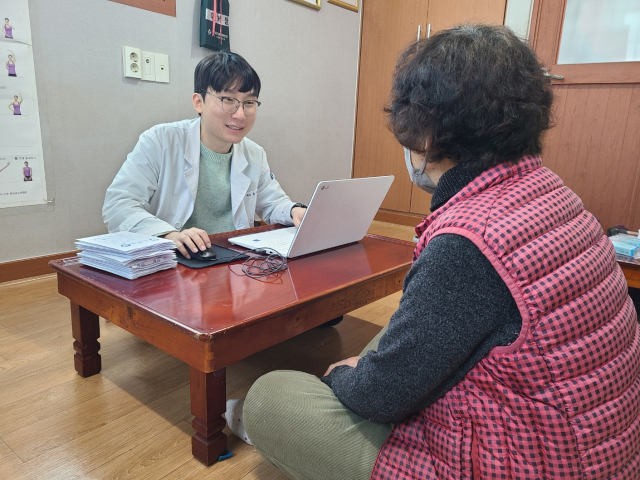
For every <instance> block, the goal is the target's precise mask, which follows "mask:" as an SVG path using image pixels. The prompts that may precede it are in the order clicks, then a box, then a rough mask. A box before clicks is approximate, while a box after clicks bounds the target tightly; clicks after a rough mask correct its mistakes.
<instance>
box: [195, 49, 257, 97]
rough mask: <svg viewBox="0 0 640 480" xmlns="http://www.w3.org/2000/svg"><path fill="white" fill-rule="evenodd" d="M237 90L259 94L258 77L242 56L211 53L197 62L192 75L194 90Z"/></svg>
mask: <svg viewBox="0 0 640 480" xmlns="http://www.w3.org/2000/svg"><path fill="white" fill-rule="evenodd" d="M209 87H211V88H212V89H213V90H214V91H216V92H222V91H229V90H237V91H239V92H243V93H244V92H251V93H253V94H254V95H255V96H256V97H257V96H258V95H259V94H260V77H258V74H257V73H256V71H255V70H254V69H253V67H251V65H249V62H247V61H246V60H245V59H244V58H242V56H240V55H238V54H237V53H231V52H217V53H213V54H211V55H209V56H207V57H205V58H203V59H202V60H200V63H198V66H197V67H196V71H195V75H194V92H195V93H200V94H202V93H205V92H206V91H207V89H208V88H209Z"/></svg>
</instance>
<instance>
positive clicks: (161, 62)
mask: <svg viewBox="0 0 640 480" xmlns="http://www.w3.org/2000/svg"><path fill="white" fill-rule="evenodd" d="M155 57H156V58H155V62H156V82H161V83H169V55H164V54H163V53H156V54H155Z"/></svg>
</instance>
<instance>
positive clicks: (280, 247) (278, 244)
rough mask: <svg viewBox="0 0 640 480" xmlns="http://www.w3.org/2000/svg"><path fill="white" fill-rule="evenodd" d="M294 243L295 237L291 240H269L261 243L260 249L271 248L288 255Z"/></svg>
mask: <svg viewBox="0 0 640 480" xmlns="http://www.w3.org/2000/svg"><path fill="white" fill-rule="evenodd" d="M292 243H293V236H291V238H269V239H268V240H263V241H261V242H260V247H259V248H270V249H271V250H275V251H276V252H279V253H281V254H282V255H286V254H287V253H289V248H291V244H292Z"/></svg>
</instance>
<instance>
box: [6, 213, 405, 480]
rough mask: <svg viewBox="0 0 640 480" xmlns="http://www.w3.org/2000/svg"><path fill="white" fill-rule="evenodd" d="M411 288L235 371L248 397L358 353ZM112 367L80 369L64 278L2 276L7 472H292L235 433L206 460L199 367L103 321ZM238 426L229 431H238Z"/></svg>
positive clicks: (386, 228) (250, 475) (185, 475)
mask: <svg viewBox="0 0 640 480" xmlns="http://www.w3.org/2000/svg"><path fill="white" fill-rule="evenodd" d="M370 232H371V233H375V234H379V235H386V236H390V237H395V238H401V239H405V240H411V239H412V238H413V235H414V233H413V228H411V227H404V226H400V225H392V224H388V223H381V222H374V223H373V225H372V227H371V229H370ZM399 299H400V293H396V294H394V295H391V296H389V297H386V298H383V299H382V300H379V301H378V302H375V303H372V304H370V305H367V306H366V307H363V308H361V309H358V310H356V311H354V312H351V313H350V314H349V315H347V316H345V318H344V320H343V321H342V323H340V324H339V325H337V326H336V327H334V328H319V329H315V330H312V331H309V332H306V333H304V334H302V335H299V336H297V337H295V338H292V339H290V340H288V341H286V342H283V343H281V344H280V345H277V346H274V347H272V348H269V349H267V350H264V351H262V352H260V353H258V354H256V355H253V356H252V357H249V358H247V359H246V360H244V361H242V362H239V363H237V364H235V365H232V366H230V367H228V368H227V397H228V398H240V397H243V396H244V395H245V394H246V392H247V391H248V389H249V387H250V386H251V384H252V383H253V382H254V381H255V380H256V379H257V378H258V377H259V376H261V375H263V374H264V373H266V372H268V371H271V370H276V369H296V370H303V371H305V372H309V373H311V374H315V375H321V374H322V373H323V372H324V370H325V369H326V367H327V366H328V365H329V364H331V363H333V362H335V361H338V360H341V359H343V358H346V357H349V356H352V355H357V354H358V353H359V352H360V351H361V350H362V348H364V346H365V345H366V344H367V343H368V342H369V340H370V339H371V338H372V337H373V336H374V335H375V334H376V333H377V332H378V331H379V330H380V329H381V328H382V326H384V325H385V324H386V323H387V322H388V321H389V318H390V317H391V314H392V313H393V312H394V311H395V309H396V308H397V306H398V301H399ZM100 330H101V336H100V344H101V346H102V347H101V350H100V353H101V355H102V372H101V373H100V374H99V375H95V376H93V377H90V378H86V379H83V378H81V377H80V376H79V375H78V374H77V373H76V372H75V370H74V368H73V354H74V351H73V347H72V342H73V341H72V337H71V322H70V317H69V302H68V300H67V299H66V298H64V297H62V296H60V295H59V294H58V293H57V286H56V278H55V276H54V275H47V276H44V277H37V278H33V279H28V280H23V281H16V282H7V283H4V284H0V479H3V480H17V479H46V480H49V479H64V480H69V479H153V480H159V479H167V480H168V479H181V480H182V479H196V478H197V479H221V480H236V479H237V480H249V479H264V480H281V479H286V478H287V477H286V476H285V475H284V474H282V473H281V472H280V471H279V470H277V469H276V468H275V467H272V466H271V465H270V464H268V463H266V462H265V461H263V460H262V458H261V457H260V455H259V454H258V453H257V452H256V451H255V450H254V449H253V447H251V446H249V445H247V444H245V443H244V442H242V441H240V440H239V439H238V438H236V437H235V436H234V435H230V436H229V449H230V450H231V451H233V453H234V455H233V457H232V458H230V459H228V460H225V461H223V462H220V463H217V464H214V465H212V466H211V467H206V466H204V465H203V464H201V463H200V462H198V461H197V460H195V459H194V458H193V457H192V455H191V435H192V434H193V429H192V428H191V419H192V418H193V417H192V415H191V413H190V404H189V369H188V367H187V365H186V364H184V363H182V362H180V361H179V360H176V359H174V358H173V357H171V356H169V355H167V354H166V353H164V352H162V351H160V350H158V349H157V348H155V347H153V346H152V345H149V344H148V343H145V342H143V341H141V340H138V339H137V338H136V337H134V336H132V335H131V334H129V333H128V332H126V331H125V330H122V329H121V328H119V327H117V326H115V325H113V324H112V323H109V322H105V321H104V320H102V319H101V320H100ZM227 433H229V432H227Z"/></svg>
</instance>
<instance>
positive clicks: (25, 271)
mask: <svg viewBox="0 0 640 480" xmlns="http://www.w3.org/2000/svg"><path fill="white" fill-rule="evenodd" d="M77 253H78V251H73V252H63V253H55V254H53V255H44V256H42V257H32V258H25V259H23V260H14V261H12V262H3V263H0V283H3V282H11V281H13V280H21V279H23V278H29V277H37V276H38V275H47V274H49V273H54V271H53V269H52V268H51V267H49V262H50V261H51V260H59V259H61V258H68V257H73V256H74V255H76V254H77Z"/></svg>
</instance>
